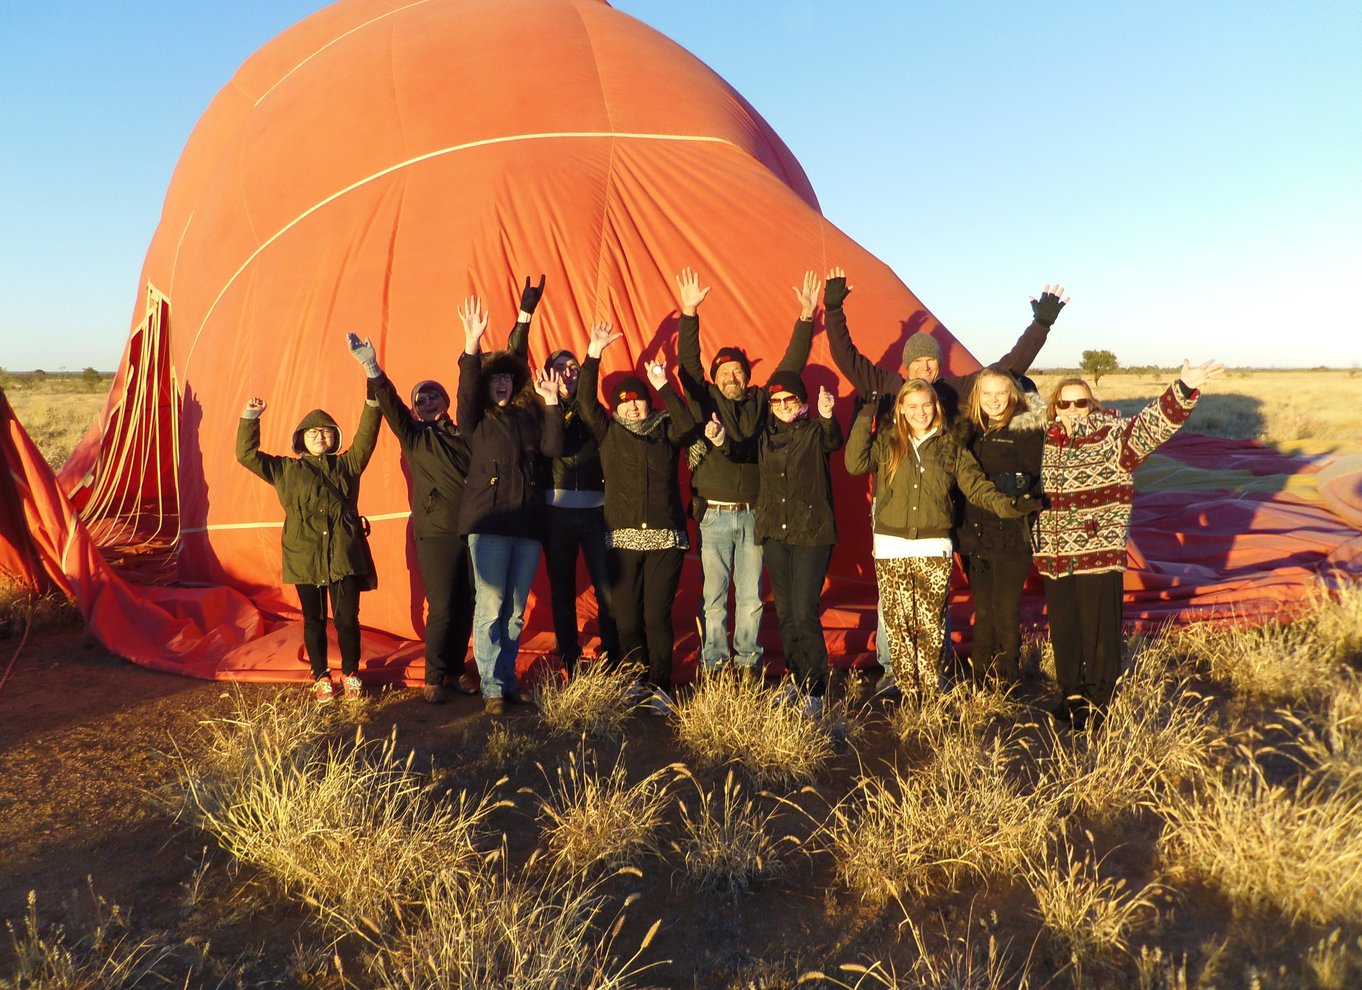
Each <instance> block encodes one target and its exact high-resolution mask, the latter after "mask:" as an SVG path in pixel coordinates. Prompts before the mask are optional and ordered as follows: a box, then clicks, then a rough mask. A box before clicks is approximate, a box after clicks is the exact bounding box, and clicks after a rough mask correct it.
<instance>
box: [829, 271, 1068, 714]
mask: <svg viewBox="0 0 1362 990" xmlns="http://www.w3.org/2000/svg"><path fill="white" fill-rule="evenodd" d="M852 288H853V287H852V286H850V285H847V279H846V272H845V271H843V270H842V269H841V268H833V269H831V270H830V271H829V272H828V278H827V282H826V283H825V284H824V286H823V311H824V313H823V325H824V327H825V329H826V331H827V335H828V349H829V351H830V352H831V354H832V360H833V363H834V364H836V365H837V368H838V370H840V371H841V372H842V374H843V375H845V376H846V377H847V380H848V381H849V382H851V387H852V388H854V389H855V390H856V392H857V394H858V395H859V396H860V398H861V399H862V400H865V399H867V398H869V396H871V395H872V394H877V395H879V396H882V397H886V398H887V397H888V396H891V395H897V394H898V391H899V389H901V388H902V387H903V384H904V382H906V381H908V380H910V379H914V378H917V379H921V380H922V381H924V382H927V383H929V384H930V385H931V386H932V388H933V389H934V390H935V391H936V394H937V398H938V399H939V400H940V402H941V407H942V411H943V414H944V415H945V417H946V421H947V422H948V423H949V422H954V421H955V419H956V417H957V415H958V413H959V411H960V410H962V409H965V408H968V405H969V398H970V392H971V391H972V390H973V388H974V381H975V375H942V374H941V345H940V344H939V343H938V342H937V340H936V338H935V337H933V336H932V335H931V334H929V333H926V332H923V331H918V332H917V333H915V334H913V335H912V336H911V337H909V338H908V340H907V341H906V342H905V343H904V345H903V363H902V367H901V368H900V369H899V370H894V369H891V368H881V367H880V366H879V365H877V364H875V363H874V362H873V361H871V360H870V359H869V358H867V357H866V356H865V355H864V354H862V353H861V352H860V351H859V350H857V349H856V345H855V344H854V343H852V340H851V332H850V331H849V330H848V329H847V317H846V310H845V303H846V299H847V296H849V295H851V290H852ZM1068 302H1069V300H1068V297H1067V296H1064V288H1063V286H1059V285H1054V286H1050V285H1047V286H1045V288H1044V290H1043V291H1042V292H1041V294H1040V298H1039V299H1036V298H1035V297H1032V299H1031V317H1032V318H1031V323H1030V324H1029V325H1028V326H1027V327H1026V329H1025V330H1023V331H1022V334H1021V336H1020V337H1019V338H1017V342H1016V343H1015V344H1014V345H1013V346H1012V350H1010V351H1008V352H1007V353H1006V354H1004V355H1003V356H1002V357H1001V358H999V359H998V360H997V361H996V362H994V366H996V367H999V368H1002V369H1003V370H1005V371H1007V372H1008V373H1009V374H1012V375H1023V374H1025V373H1026V371H1027V370H1028V369H1029V368H1030V367H1031V362H1032V361H1034V360H1035V359H1036V355H1037V354H1039V353H1040V349H1041V348H1042V347H1044V346H1045V341H1046V340H1047V339H1048V338H1049V335H1050V328H1051V327H1052V326H1054V324H1055V320H1057V319H1059V312H1060V310H1062V309H1063V308H1064V307H1065V305H1066V304H1067V303H1068ZM876 619H877V623H876V632H875V643H876V652H877V653H878V655H879V661H880V666H881V667H884V668H885V669H886V670H889V669H890V668H889V664H890V663H891V662H892V659H891V657H890V656H889V655H888V653H887V651H886V650H885V648H884V645H885V642H886V632H885V628H884V617H883V616H882V615H877V616H876ZM892 686H893V685H892V678H891V679H890V683H889V684H887V685H886V687H890V688H892Z"/></svg>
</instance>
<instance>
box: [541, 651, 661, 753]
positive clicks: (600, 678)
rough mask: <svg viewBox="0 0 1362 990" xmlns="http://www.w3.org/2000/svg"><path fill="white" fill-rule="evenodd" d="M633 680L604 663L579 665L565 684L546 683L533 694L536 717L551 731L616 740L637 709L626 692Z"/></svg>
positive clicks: (555, 681)
mask: <svg viewBox="0 0 1362 990" xmlns="http://www.w3.org/2000/svg"><path fill="white" fill-rule="evenodd" d="M632 683H633V679H632V678H631V677H630V676H629V675H628V674H627V673H625V671H624V670H622V669H620V670H613V671H612V670H609V669H608V668H607V666H606V665H605V664H603V663H593V664H582V665H578V667H577V672H576V675H575V676H574V677H573V678H572V679H571V680H570V681H567V682H563V681H559V680H557V679H549V680H548V681H546V682H545V683H544V684H543V685H542V686H541V687H540V689H539V691H538V692H537V693H536V696H535V700H536V702H537V704H538V705H539V714H540V715H541V716H542V717H543V719H544V722H545V723H546V724H547V725H548V727H549V728H550V729H552V730H553V731H554V732H559V733H562V734H564V735H586V736H590V737H592V738H606V737H608V738H615V737H617V736H619V735H620V733H621V732H622V731H623V730H624V726H625V724H626V723H627V722H628V721H629V716H630V714H631V713H632V712H633V710H634V709H635V708H636V707H637V702H636V701H635V700H633V699H631V698H630V696H629V691H630V687H631V686H632Z"/></svg>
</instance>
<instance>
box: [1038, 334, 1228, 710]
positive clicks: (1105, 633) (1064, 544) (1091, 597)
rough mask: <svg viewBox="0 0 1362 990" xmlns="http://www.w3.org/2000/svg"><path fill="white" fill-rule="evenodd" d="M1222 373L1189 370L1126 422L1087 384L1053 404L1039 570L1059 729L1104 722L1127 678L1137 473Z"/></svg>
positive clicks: (1064, 387)
mask: <svg viewBox="0 0 1362 990" xmlns="http://www.w3.org/2000/svg"><path fill="white" fill-rule="evenodd" d="M1222 371H1224V367H1223V366H1222V365H1221V364H1219V363H1218V362H1216V361H1207V362H1206V363H1205V364H1201V365H1197V366H1196V367H1192V365H1191V364H1189V363H1188V362H1187V361H1183V362H1182V370H1181V371H1180V372H1179V373H1178V377H1177V379H1176V380H1175V381H1174V382H1173V383H1172V384H1171V385H1169V386H1168V388H1166V389H1165V390H1164V391H1163V394H1161V395H1159V396H1158V397H1157V398H1156V399H1154V401H1153V402H1151V403H1149V405H1147V406H1145V408H1144V409H1142V410H1141V411H1140V412H1139V413H1138V414H1137V415H1135V416H1133V417H1131V418H1130V419H1121V418H1120V417H1118V416H1114V415H1112V414H1109V413H1106V412H1103V411H1102V410H1101V409H1099V408H1098V405H1097V399H1096V397H1095V396H1094V395H1093V391H1092V387H1091V386H1090V385H1088V383H1087V382H1086V381H1084V380H1083V379H1082V378H1066V379H1064V380H1063V381H1061V382H1060V383H1059V384H1058V385H1056V386H1055V388H1054V391H1053V392H1052V393H1051V395H1050V402H1049V405H1048V407H1047V419H1048V420H1049V424H1050V425H1049V429H1048V430H1047V431H1046V434H1045V448H1044V451H1043V453H1042V459H1041V487H1042V489H1043V490H1044V493H1045V508H1044V509H1043V510H1042V511H1041V513H1040V518H1039V520H1038V523H1037V527H1036V530H1037V545H1036V551H1035V561H1036V569H1037V570H1039V571H1040V574H1041V577H1042V578H1043V579H1044V581H1045V608H1046V612H1047V614H1048V616H1049V620H1050V642H1051V644H1052V645H1053V646H1054V651H1055V676H1056V678H1057V679H1058V681H1059V688H1060V691H1061V692H1063V695H1064V697H1063V698H1062V699H1061V701H1060V703H1059V705H1058V707H1057V708H1055V709H1054V711H1053V712H1052V713H1051V714H1053V715H1054V717H1055V720H1056V721H1057V722H1061V723H1069V724H1071V725H1072V726H1073V727H1074V728H1075V729H1079V730H1082V729H1085V728H1089V727H1096V726H1097V725H1098V724H1099V723H1100V722H1101V720H1102V718H1103V717H1104V715H1105V712H1106V707H1107V705H1108V703H1109V702H1110V701H1111V697H1112V694H1113V693H1114V692H1115V690H1116V679H1117V677H1119V676H1120V673H1121V620H1122V611H1123V601H1122V590H1123V583H1124V582H1123V575H1124V573H1125V569H1126V542H1127V541H1128V540H1129V538H1130V510H1131V504H1132V502H1133V501H1134V497H1135V483H1134V479H1133V478H1132V477H1131V475H1132V472H1134V470H1135V469H1136V468H1137V467H1139V466H1140V465H1141V464H1142V463H1144V461H1145V459H1146V458H1147V457H1148V456H1149V455H1150V454H1152V453H1153V452H1154V450H1155V449H1156V448H1157V447H1158V446H1159V445H1160V444H1161V443H1164V442H1165V441H1167V440H1168V439H1169V438H1171V437H1172V436H1173V434H1175V433H1176V432H1177V431H1178V430H1179V429H1181V427H1182V424H1183V423H1185V422H1187V417H1188V416H1190V415H1191V413H1192V409H1193V407H1194V406H1195V405H1196V402H1197V399H1198V398H1199V397H1200V394H1201V393H1200V389H1201V387H1202V386H1203V385H1205V384H1206V383H1207V382H1209V381H1212V380H1214V379H1215V378H1216V377H1217V376H1219V375H1220V373H1221V372H1222Z"/></svg>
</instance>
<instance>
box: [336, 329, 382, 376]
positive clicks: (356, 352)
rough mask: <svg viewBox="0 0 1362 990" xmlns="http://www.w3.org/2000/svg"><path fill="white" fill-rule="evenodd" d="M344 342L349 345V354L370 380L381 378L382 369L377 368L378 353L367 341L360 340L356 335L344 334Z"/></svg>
mask: <svg viewBox="0 0 1362 990" xmlns="http://www.w3.org/2000/svg"><path fill="white" fill-rule="evenodd" d="M345 342H346V343H347V344H349V345H350V353H351V354H352V355H353V356H354V358H355V360H356V361H358V362H359V363H360V367H362V368H363V369H364V373H365V374H366V375H368V376H369V377H370V378H381V377H383V369H382V368H380V367H379V366H378V353H377V352H376V351H375V350H374V345H373V344H371V343H369V341H368V340H367V339H366V340H360V339H359V334H357V333H348V334H346V335H345Z"/></svg>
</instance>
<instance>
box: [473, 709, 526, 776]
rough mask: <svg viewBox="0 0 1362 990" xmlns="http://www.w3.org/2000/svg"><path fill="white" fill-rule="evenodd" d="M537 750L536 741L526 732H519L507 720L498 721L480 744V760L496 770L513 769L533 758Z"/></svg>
mask: <svg viewBox="0 0 1362 990" xmlns="http://www.w3.org/2000/svg"><path fill="white" fill-rule="evenodd" d="M538 750H539V743H538V741H537V740H536V739H535V738H534V737H533V736H531V735H530V734H529V733H528V732H521V731H520V730H519V729H517V728H515V727H514V726H512V725H511V724H510V723H508V722H501V721H498V722H497V723H496V724H495V725H493V726H492V729H491V731H490V732H488V733H487V741H486V742H485V743H483V746H482V760H483V762H484V763H485V764H486V765H487V766H489V767H493V768H495V769H497V770H502V771H509V770H515V769H518V768H519V767H521V766H522V765H524V764H525V763H526V762H528V761H529V760H530V759H531V758H533V756H534V754H535V753H536V752H538Z"/></svg>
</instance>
